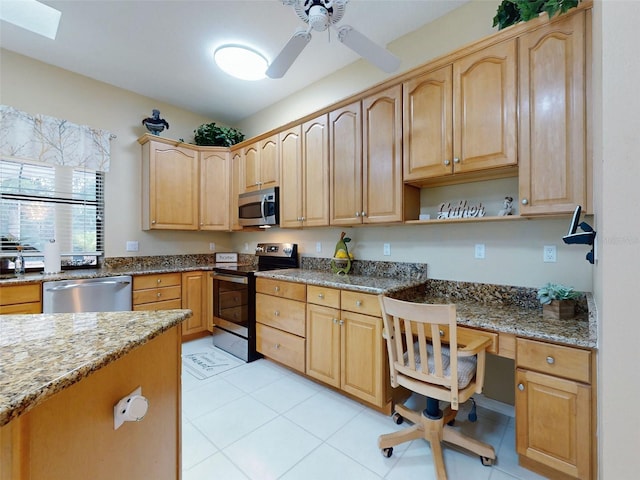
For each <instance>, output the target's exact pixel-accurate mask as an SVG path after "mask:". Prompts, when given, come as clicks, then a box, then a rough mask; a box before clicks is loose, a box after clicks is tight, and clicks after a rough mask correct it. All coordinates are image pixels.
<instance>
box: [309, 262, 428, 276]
mask: <svg viewBox="0 0 640 480" xmlns="http://www.w3.org/2000/svg"><path fill="white" fill-rule="evenodd" d="M300 268H302V269H304V270H321V271H328V272H330V271H331V259H330V258H317V257H301V258H300ZM349 275H366V276H371V277H392V278H407V279H418V280H419V279H424V280H426V279H427V264H426V263H403V262H379V261H374V260H353V261H352V262H351V270H350V271H349Z"/></svg>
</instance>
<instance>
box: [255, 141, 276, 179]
mask: <svg viewBox="0 0 640 480" xmlns="http://www.w3.org/2000/svg"><path fill="white" fill-rule="evenodd" d="M259 146H260V170H259V177H258V182H259V183H260V188H271V187H277V186H278V185H280V156H279V155H278V134H275V135H272V136H271V137H269V138H265V139H264V140H260V144H259Z"/></svg>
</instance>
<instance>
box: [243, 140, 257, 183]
mask: <svg viewBox="0 0 640 480" xmlns="http://www.w3.org/2000/svg"><path fill="white" fill-rule="evenodd" d="M242 158H243V164H244V165H243V170H244V191H245V192H250V191H253V190H258V189H259V188H260V151H259V150H258V145H257V144H253V145H247V146H246V147H244V148H243V149H242Z"/></svg>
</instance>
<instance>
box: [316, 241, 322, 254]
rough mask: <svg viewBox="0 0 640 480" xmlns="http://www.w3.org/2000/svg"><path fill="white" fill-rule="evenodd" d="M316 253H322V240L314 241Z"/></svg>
mask: <svg viewBox="0 0 640 480" xmlns="http://www.w3.org/2000/svg"><path fill="white" fill-rule="evenodd" d="M316 253H322V242H316Z"/></svg>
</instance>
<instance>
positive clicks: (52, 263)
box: [44, 238, 62, 273]
mask: <svg viewBox="0 0 640 480" xmlns="http://www.w3.org/2000/svg"><path fill="white" fill-rule="evenodd" d="M61 270H62V268H61V262H60V247H58V245H57V244H56V241H55V239H54V238H52V239H51V240H49V241H48V242H46V243H45V246H44V273H58V272H60V271H61Z"/></svg>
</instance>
